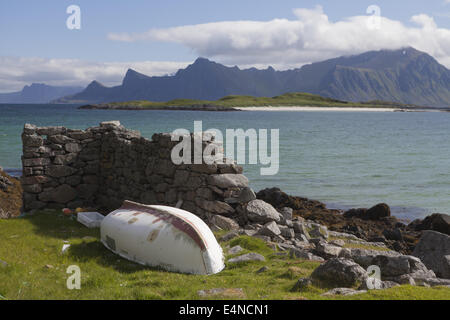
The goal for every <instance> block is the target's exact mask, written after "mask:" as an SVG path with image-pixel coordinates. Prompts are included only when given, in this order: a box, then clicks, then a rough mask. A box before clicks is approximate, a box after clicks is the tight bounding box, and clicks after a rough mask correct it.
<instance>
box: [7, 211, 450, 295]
mask: <svg viewBox="0 0 450 320" xmlns="http://www.w3.org/2000/svg"><path fill="white" fill-rule="evenodd" d="M64 241H68V242H69V243H70V244H71V247H70V248H69V250H68V251H67V252H66V253H65V254H62V253H61V249H62V246H63V244H64V243H65V242H64ZM0 244H1V245H0V300H1V299H201V298H202V297H199V296H198V294H197V291H198V290H205V289H212V288H227V289H230V290H228V291H226V292H225V293H224V294H223V295H220V296H211V297H207V298H209V299H258V300H259V299H330V297H323V296H321V294H322V293H324V292H326V291H327V289H326V288H317V287H311V288H309V289H308V290H307V291H305V292H301V293H299V292H290V289H291V288H292V287H293V285H294V284H295V283H296V281H297V280H298V278H300V277H306V276H308V275H310V274H311V272H312V271H313V270H314V269H315V268H316V267H317V266H318V265H319V263H318V262H310V261H302V260H299V259H290V258H288V257H285V256H278V255H275V254H274V252H273V250H272V249H270V248H269V247H268V246H267V245H266V244H265V243H264V242H263V241H261V240H259V239H256V238H249V237H240V238H235V239H233V240H231V241H230V242H227V243H221V244H222V246H223V247H224V248H227V246H233V245H236V244H239V245H240V246H242V247H243V248H245V249H246V250H245V251H244V252H242V253H245V252H250V251H252V252H259V253H261V254H263V255H264V256H265V257H266V259H267V261H265V262H251V263H246V264H239V265H236V264H235V265H229V264H227V267H226V269H225V270H224V271H222V272H221V273H219V274H216V275H211V276H198V275H184V274H177V273H169V272H165V271H162V270H158V269H155V268H147V267H143V266H140V265H138V264H135V263H132V262H129V261H127V260H124V259H122V258H120V257H118V256H116V255H115V254H113V253H111V252H110V251H108V250H107V249H106V248H104V247H103V245H102V244H101V243H100V241H99V230H98V229H93V230H92V229H87V228H85V227H84V226H82V225H81V224H79V223H78V222H76V221H74V220H73V219H72V218H70V217H65V216H63V215H62V214H59V213H57V212H55V211H44V212H42V213H39V214H35V215H33V216H28V217H23V218H17V219H11V220H0ZM242 253H240V254H242ZM229 257H230V256H227V258H229ZM2 261H3V262H2ZM4 262H6V263H7V265H6V266H5V263H4ZM70 265H77V266H79V267H80V269H81V290H68V289H67V287H66V281H67V278H68V277H69V274H67V273H66V269H67V268H68V267H69V266H70ZM263 266H268V267H269V269H268V271H266V272H263V273H259V274H257V273H256V271H257V270H259V269H260V268H261V267H263ZM236 288H242V291H238V290H233V289H236ZM333 298H336V299H339V298H340V299H450V289H449V288H438V287H436V288H423V287H411V286H401V287H397V288H392V289H388V290H384V291H370V292H369V293H366V294H361V295H357V296H352V297H331V299H333Z"/></svg>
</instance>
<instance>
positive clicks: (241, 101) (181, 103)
mask: <svg viewBox="0 0 450 320" xmlns="http://www.w3.org/2000/svg"><path fill="white" fill-rule="evenodd" d="M205 104H209V105H215V106H222V107H264V106H273V107H277V106H279V107H281V106H282V107H288V106H312V107H347V108H348V107H350V108H352V107H354V108H358V107H366V108H393V107H397V108H406V107H408V106H406V105H404V104H400V103H393V102H384V101H373V102H361V103H356V102H346V101H339V100H335V99H330V98H324V97H321V96H319V95H314V94H310V93H300V92H296V93H286V94H283V95H280V96H276V97H252V96H240V95H230V96H226V97H223V98H221V99H219V100H216V101H208V100H191V99H175V100H170V101H166V102H153V101H146V100H140V101H127V102H112V103H107V105H112V106H116V107H117V106H119V107H123V108H130V107H139V108H145V109H158V108H166V107H192V106H202V105H205Z"/></svg>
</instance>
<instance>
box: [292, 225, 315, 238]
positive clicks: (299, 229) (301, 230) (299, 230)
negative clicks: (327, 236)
mask: <svg viewBox="0 0 450 320" xmlns="http://www.w3.org/2000/svg"><path fill="white" fill-rule="evenodd" d="M293 226H294V232H295V234H296V235H297V234H298V235H299V236H297V238H301V239H303V237H301V236H302V235H303V236H304V237H305V238H306V239H307V240H309V239H311V235H310V234H309V232H308V229H307V228H306V225H305V224H304V223H302V222H298V221H294V222H293Z"/></svg>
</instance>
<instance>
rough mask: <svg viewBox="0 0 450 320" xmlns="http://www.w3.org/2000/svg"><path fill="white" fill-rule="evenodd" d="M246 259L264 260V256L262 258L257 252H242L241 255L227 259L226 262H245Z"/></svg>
mask: <svg viewBox="0 0 450 320" xmlns="http://www.w3.org/2000/svg"><path fill="white" fill-rule="evenodd" d="M247 261H266V258H264V256H262V255H260V254H259V253H255V252H250V253H247V254H243V255H241V256H238V257H235V258H232V259H229V260H228V263H238V262H247Z"/></svg>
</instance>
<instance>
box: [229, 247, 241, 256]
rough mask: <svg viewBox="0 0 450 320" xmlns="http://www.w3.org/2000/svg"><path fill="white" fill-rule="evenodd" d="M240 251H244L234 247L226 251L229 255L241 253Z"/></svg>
mask: <svg viewBox="0 0 450 320" xmlns="http://www.w3.org/2000/svg"><path fill="white" fill-rule="evenodd" d="M242 250H244V249H243V248H242V247H241V246H234V247H232V248H230V250H228V253H229V254H237V253H239V252H241V251H242Z"/></svg>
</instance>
